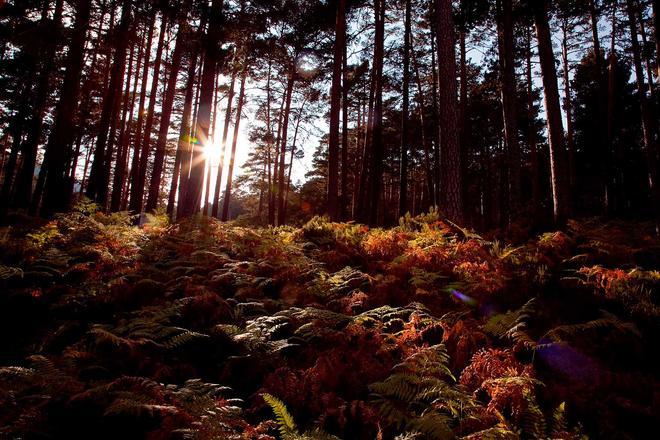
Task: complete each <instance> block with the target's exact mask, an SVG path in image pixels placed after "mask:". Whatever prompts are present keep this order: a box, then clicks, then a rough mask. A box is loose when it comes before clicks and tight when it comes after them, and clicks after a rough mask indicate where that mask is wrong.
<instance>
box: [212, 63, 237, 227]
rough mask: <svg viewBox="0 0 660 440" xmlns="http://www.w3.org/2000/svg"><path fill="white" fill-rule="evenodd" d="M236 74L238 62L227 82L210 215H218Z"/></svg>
mask: <svg viewBox="0 0 660 440" xmlns="http://www.w3.org/2000/svg"><path fill="white" fill-rule="evenodd" d="M237 74H238V63H237V64H236V66H234V68H233V69H232V71H231V80H230V83H229V92H228V94H227V110H226V111H225V125H224V127H223V129H222V144H221V146H220V163H219V164H218V175H217V176H216V179H215V198H214V199H213V211H212V212H211V215H212V216H213V217H218V210H219V208H220V188H221V185H222V176H223V174H224V165H225V153H226V152H227V136H228V135H229V123H230V122H231V111H232V110H231V109H232V104H233V102H234V92H235V86H236V75H237Z"/></svg>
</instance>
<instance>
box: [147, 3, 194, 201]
mask: <svg viewBox="0 0 660 440" xmlns="http://www.w3.org/2000/svg"><path fill="white" fill-rule="evenodd" d="M186 9H187V8H185V7H184V11H185V10H186ZM186 20H187V19H186V17H185V16H184V17H182V18H181V20H180V22H179V29H178V34H177V37H176V43H175V45H174V53H173V54H172V65H171V67H170V76H169V78H168V79H167V90H166V92H165V98H164V99H163V105H162V110H161V116H160V127H159V129H158V139H157V140H156V155H155V157H154V169H153V171H152V173H151V182H150V184H149V195H148V197H147V205H146V208H145V210H146V211H153V210H154V209H156V208H157V206H158V196H159V194H158V193H159V188H160V181H161V175H162V172H163V162H164V161H165V147H166V146H167V133H168V131H169V128H170V118H171V116H172V107H173V106H174V96H175V94H176V84H177V79H178V77H179V68H180V67H181V57H182V56H183V50H184V48H185V46H186V43H185V39H186V38H187V37H188V36H189V35H188V25H187V22H186Z"/></svg>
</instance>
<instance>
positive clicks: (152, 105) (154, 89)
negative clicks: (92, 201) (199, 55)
mask: <svg viewBox="0 0 660 440" xmlns="http://www.w3.org/2000/svg"><path fill="white" fill-rule="evenodd" d="M166 33H167V16H166V15H165V14H163V16H162V17H161V24H160V35H159V36H158V47H157V49H156V58H155V60H154V69H153V74H152V80H151V92H150V93H149V107H148V108H147V117H146V119H145V122H144V133H143V134H142V140H141V141H140V145H141V148H140V161H139V165H138V170H137V173H134V174H133V176H134V177H135V180H133V181H132V182H131V200H130V203H129V205H128V208H129V210H130V211H131V212H134V213H140V212H142V203H143V199H144V197H143V196H144V185H145V181H146V178H147V162H148V160H149V153H150V149H151V148H150V147H151V131H152V128H153V124H154V112H155V109H156V96H157V95H158V81H159V78H160V65H161V62H162V58H163V47H164V42H165V34H166ZM161 166H162V164H161Z"/></svg>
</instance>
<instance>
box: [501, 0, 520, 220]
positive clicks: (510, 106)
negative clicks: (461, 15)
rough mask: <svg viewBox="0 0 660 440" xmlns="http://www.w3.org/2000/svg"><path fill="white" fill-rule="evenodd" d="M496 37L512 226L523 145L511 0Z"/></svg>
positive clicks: (507, 1)
mask: <svg viewBox="0 0 660 440" xmlns="http://www.w3.org/2000/svg"><path fill="white" fill-rule="evenodd" d="M497 3H498V14H497V15H498V17H497V35H498V40H499V45H498V46H499V52H500V56H499V59H500V69H501V96H502V113H503V115H502V116H503V121H504V137H505V139H506V151H507V172H508V191H507V193H508V196H509V197H508V215H509V216H508V218H507V221H508V223H509V224H511V223H512V222H513V221H514V220H515V219H516V218H517V217H518V214H519V212H520V144H519V142H518V121H517V117H518V110H517V108H516V107H517V106H516V97H517V88H516V72H515V57H514V53H515V45H514V40H513V39H514V35H513V17H512V2H511V0H499V1H498V2H497Z"/></svg>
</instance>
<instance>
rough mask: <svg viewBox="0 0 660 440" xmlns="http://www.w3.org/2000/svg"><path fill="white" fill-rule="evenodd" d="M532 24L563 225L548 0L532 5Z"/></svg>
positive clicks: (566, 205)
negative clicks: (536, 45) (534, 32)
mask: <svg viewBox="0 0 660 440" xmlns="http://www.w3.org/2000/svg"><path fill="white" fill-rule="evenodd" d="M534 24H535V26H536V38H537V40H538V47H539V60H540V63H541V76H542V78H543V89H544V97H545V110H546V114H547V121H548V122H547V123H548V143H549V145H550V172H551V179H552V180H551V184H552V201H553V206H554V219H555V223H557V224H558V225H563V224H564V223H565V222H566V220H567V219H568V216H569V215H570V201H569V200H570V199H569V193H568V188H567V185H566V183H567V182H566V146H565V139H564V127H563V123H562V118H561V107H560V106H559V88H558V86H557V68H556V66H555V54H554V52H553V50H552V40H551V33H550V25H549V23H548V3H547V0H542V1H540V2H539V3H538V4H535V6H534Z"/></svg>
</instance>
